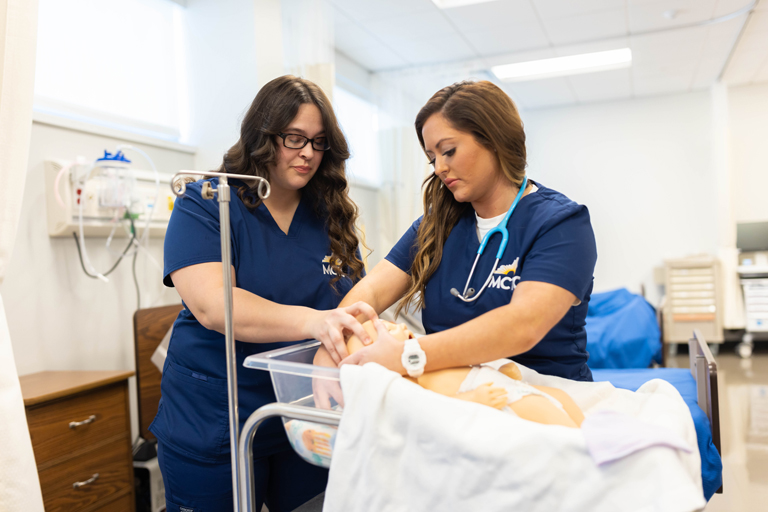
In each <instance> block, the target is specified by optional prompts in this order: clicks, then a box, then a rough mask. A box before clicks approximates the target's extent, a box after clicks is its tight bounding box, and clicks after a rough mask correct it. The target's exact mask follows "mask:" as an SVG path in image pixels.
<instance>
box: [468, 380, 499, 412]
mask: <svg viewBox="0 0 768 512" xmlns="http://www.w3.org/2000/svg"><path fill="white" fill-rule="evenodd" d="M456 398H458V399H459V400H466V401H467V402H475V403H478V404H483V405H487V406H489V407H493V408H494V409H499V410H501V409H503V408H504V406H506V405H507V391H506V390H505V389H504V388H494V387H491V383H490V382H486V383H485V384H481V385H479V386H478V387H476V388H475V389H473V390H472V391H467V392H466V393H458V394H457V395H456Z"/></svg>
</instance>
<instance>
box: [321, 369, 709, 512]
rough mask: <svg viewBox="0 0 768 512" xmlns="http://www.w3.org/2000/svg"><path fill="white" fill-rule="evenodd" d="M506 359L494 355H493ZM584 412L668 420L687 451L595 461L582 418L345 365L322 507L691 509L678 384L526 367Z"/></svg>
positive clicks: (692, 488) (696, 503)
mask: <svg viewBox="0 0 768 512" xmlns="http://www.w3.org/2000/svg"><path fill="white" fill-rule="evenodd" d="M500 364H501V362H500V363H498V364H497V366H499V365H500ZM521 370H522V371H523V379H524V380H525V381H527V382H529V383H531V384H535V385H545V386H552V387H558V388H561V389H563V390H565V391H566V392H568V393H569V394H570V395H571V396H572V397H573V399H574V400H575V401H576V403H577V404H579V406H580V407H581V408H582V410H583V411H584V412H585V414H586V415H589V414H590V412H595V411H598V410H613V411H618V412H621V413H624V414H628V415H630V416H633V417H636V418H639V419H642V420H643V421H646V422H648V423H651V424H654V425H658V426H661V427H665V428H668V429H670V430H672V431H673V432H675V433H677V434H678V435H680V436H681V437H682V439H684V440H685V441H686V442H688V443H689V444H690V445H691V446H692V447H694V449H693V451H692V452H691V453H685V452H682V451H678V450H674V449H670V448H665V447H651V448H647V449H644V450H642V451H639V452H637V453H634V454H632V455H629V456H627V457H625V458H623V459H621V460H618V461H616V462H612V463H608V464H604V465H602V466H597V465H596V464H595V462H594V461H593V460H592V458H591V457H590V455H589V453H588V451H587V448H586V443H585V440H584V436H583V434H582V431H581V430H580V429H569V428H565V427H560V426H552V425H541V424H538V423H533V422H530V421H526V420H523V419H520V418H517V417H515V416H513V415H510V414H506V413H503V412H501V411H497V410H495V409H492V408H490V407H487V406H483V405H479V404H475V403H470V402H464V401H461V400H456V399H454V398H448V397H444V396H441V395H438V394H436V393H433V392H431V391H427V390H425V389H423V388H421V387H420V386H418V385H416V384H413V383H411V382H409V381H407V380H406V379H403V378H401V377H400V376H399V375H397V374H396V373H394V372H391V371H389V370H386V369H384V368H383V367H381V366H379V365H377V364H375V363H370V364H367V365H365V366H364V367H359V366H352V365H346V366H343V367H342V369H341V386H342V391H343V392H344V401H345V408H344V415H343V417H342V420H341V424H340V426H339V433H338V436H337V439H336V444H335V447H334V452H333V458H332V461H331V470H330V477H329V481H328V487H327V489H326V494H325V506H324V509H323V510H324V511H327V512H336V511H339V512H341V511H350V510H366V511H414V512H423V511H427V510H440V511H441V512H444V511H451V510H457V511H458V510H461V511H467V510H482V511H496V510H498V511H501V510H504V511H508V510H525V511H530V512H536V511H541V512H553V511H590V512H592V511H595V512H601V511H605V512H624V511H633V512H641V511H655V512H656V511H657V512H665V511H670V512H672V511H675V512H677V511H685V512H689V511H693V510H699V509H701V508H703V507H704V505H705V504H706V503H705V501H704V498H703V491H702V486H701V474H700V467H701V463H700V459H699V453H698V450H696V449H695V447H696V432H695V430H694V426H693V421H692V419H691V417H690V413H689V411H688V408H687V407H686V405H685V403H684V402H683V400H682V398H681V397H680V395H679V394H678V392H677V390H676V389H674V387H673V386H672V385H670V384H669V383H667V382H665V381H661V380H653V381H650V382H648V383H646V384H645V385H643V386H642V387H641V388H640V389H639V390H638V391H637V392H635V393H632V392H629V391H626V390H620V389H615V388H614V387H613V386H612V385H611V384H609V383H584V382H574V381H568V380H565V379H560V378H558V377H549V376H544V375H539V374H537V373H536V372H534V371H532V370H529V369H527V368H521Z"/></svg>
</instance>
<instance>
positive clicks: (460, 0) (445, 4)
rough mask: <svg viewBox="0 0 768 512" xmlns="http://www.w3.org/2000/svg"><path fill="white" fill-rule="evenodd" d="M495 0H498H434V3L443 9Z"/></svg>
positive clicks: (493, 0)
mask: <svg viewBox="0 0 768 512" xmlns="http://www.w3.org/2000/svg"><path fill="white" fill-rule="evenodd" d="M495 1H496V0H432V3H433V4H435V5H436V6H438V7H439V8H441V9H450V8H451V7H461V6H462V5H472V4H482V3H485V2H495Z"/></svg>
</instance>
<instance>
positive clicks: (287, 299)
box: [150, 178, 352, 462]
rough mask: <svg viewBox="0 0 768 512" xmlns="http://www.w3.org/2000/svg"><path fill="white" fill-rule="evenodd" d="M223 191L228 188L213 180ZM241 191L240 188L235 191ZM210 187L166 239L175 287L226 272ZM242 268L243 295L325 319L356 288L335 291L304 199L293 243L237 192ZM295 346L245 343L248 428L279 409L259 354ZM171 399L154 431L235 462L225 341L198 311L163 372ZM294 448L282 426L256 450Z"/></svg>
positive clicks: (319, 224) (177, 209) (267, 428)
mask: <svg viewBox="0 0 768 512" xmlns="http://www.w3.org/2000/svg"><path fill="white" fill-rule="evenodd" d="M209 181H211V182H212V184H213V186H214V187H215V186H216V185H217V182H218V179H217V178H214V179H211V180H209ZM234 184H235V183H233V185H234ZM201 188H202V182H196V183H192V184H189V185H188V186H187V192H186V195H185V196H184V197H181V198H178V199H176V203H175V205H174V208H173V214H172V215H171V220H170V223H169V225H168V231H167V233H166V236H165V270H164V278H163V282H164V283H165V285H166V286H173V282H172V281H171V278H170V274H171V273H172V272H173V271H175V270H178V269H180V268H184V267H187V266H190V265H196V264H199V263H210V262H221V241H220V229H219V205H218V201H216V200H204V199H202V197H201V195H200V190H201ZM231 196H232V199H231V203H230V221H231V226H232V231H231V241H232V265H233V266H234V268H235V276H236V285H237V287H238V288H242V289H244V290H247V291H250V292H253V293H255V294H256V295H258V296H260V297H263V298H265V299H267V300H270V301H273V302H277V303H280V304H284V305H290V306H306V307H310V308H314V309H319V310H327V309H333V308H336V307H338V305H339V303H340V302H341V299H342V298H343V297H344V295H345V294H346V293H347V292H348V291H349V290H350V289H351V288H352V282H351V280H350V279H349V278H342V279H341V280H339V281H338V282H337V283H336V288H337V290H338V291H334V290H333V289H332V288H331V286H330V280H331V278H333V277H334V276H333V274H331V270H330V267H329V265H328V263H324V262H323V260H324V259H326V257H327V256H330V254H331V250H330V241H329V238H328V229H327V227H326V223H325V219H323V218H321V217H319V216H317V215H316V214H315V213H314V212H313V210H312V208H311V205H310V204H309V202H308V201H307V200H306V199H302V200H301V202H300V204H299V206H298V208H297V210H296V213H295V214H294V216H293V221H292V222H291V226H290V228H289V230H288V234H287V235H286V234H285V233H284V232H283V231H282V230H280V228H279V227H278V225H277V223H276V222H275V221H274V219H273V218H272V215H271V214H270V213H269V210H268V209H267V207H266V206H264V204H263V203H262V204H261V205H259V207H258V208H256V209H254V210H249V209H248V208H247V207H246V206H245V205H244V204H243V202H242V201H241V200H240V198H239V197H238V195H237V193H236V189H235V187H234V186H233V187H232V194H231ZM293 343H295V342H280V343H245V342H240V341H237V342H236V344H235V345H236V358H237V384H238V395H239V396H238V398H239V402H240V428H242V427H243V424H244V423H245V420H247V419H248V416H250V414H251V413H252V412H253V411H254V410H256V409H257V408H259V407H261V406H262V405H265V404H268V403H272V402H276V401H277V400H276V398H275V393H274V390H273V388H272V382H271V380H270V375H269V372H266V371H263V370H256V369H251V368H244V367H243V361H244V360H245V358H246V357H247V356H249V355H251V354H256V353H259V352H265V351H267V350H274V349H276V348H280V347H284V346H288V345H291V344H293ZM161 391H162V398H161V400H160V405H159V408H158V412H157V416H156V417H155V420H154V422H153V423H152V425H151V426H150V430H151V431H152V433H154V434H155V436H157V438H158V439H159V440H160V442H162V443H164V444H166V445H169V446H171V447H172V448H173V449H175V450H176V451H179V452H182V453H184V454H186V455H188V456H190V457H193V458H195V459H196V460H202V461H210V462H222V461H228V460H229V451H230V450H229V426H228V421H229V415H228V406H227V371H226V354H225V351H224V335H223V334H220V333H218V332H216V331H211V330H208V329H206V328H205V327H203V326H202V325H201V324H200V323H199V322H198V321H197V320H196V319H195V317H194V315H193V314H192V312H190V311H189V309H188V308H187V307H186V305H185V307H184V309H183V310H182V311H181V312H180V313H179V316H178V318H177V319H176V322H175V323H174V326H173V334H172V336H171V340H170V345H169V347H168V357H167V359H166V361H165V366H164V369H163V379H162V384H161ZM283 440H285V431H284V429H283V427H282V424H281V423H280V421H279V420H275V421H271V422H270V421H267V422H266V423H265V424H264V425H263V426H262V427H260V428H259V431H258V432H257V433H256V438H255V440H254V449H255V450H256V451H258V450H259V449H266V448H268V447H272V446H275V445H277V444H278V443H280V442H282V441H283Z"/></svg>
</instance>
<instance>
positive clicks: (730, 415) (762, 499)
mask: <svg viewBox="0 0 768 512" xmlns="http://www.w3.org/2000/svg"><path fill="white" fill-rule="evenodd" d="M766 344H767V345H768V342H766ZM716 359H717V364H718V375H719V378H718V386H719V388H720V428H721V438H722V449H723V494H715V495H714V496H713V497H712V499H711V500H710V501H709V504H708V505H707V508H706V512H758V511H761V512H762V511H766V510H768V350H764V349H762V350H758V351H757V352H756V353H755V354H754V355H753V356H752V358H751V359H741V358H739V357H738V356H737V355H735V354H734V352H733V350H731V349H730V347H726V348H725V349H724V350H722V351H721V353H720V354H719V355H718V356H717V357H716ZM675 362H676V363H677V365H678V366H679V367H687V366H688V356H687V355H679V356H677V358H675ZM672 365H673V363H671V362H670V364H669V366H672Z"/></svg>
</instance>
